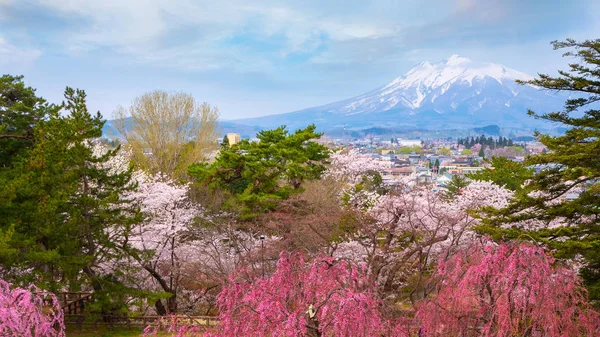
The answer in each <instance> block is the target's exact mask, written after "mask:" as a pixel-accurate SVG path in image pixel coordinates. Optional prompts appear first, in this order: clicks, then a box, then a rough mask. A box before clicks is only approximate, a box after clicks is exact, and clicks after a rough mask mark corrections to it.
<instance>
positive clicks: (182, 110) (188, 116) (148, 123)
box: [116, 90, 219, 180]
mask: <svg viewBox="0 0 600 337" xmlns="http://www.w3.org/2000/svg"><path fill="white" fill-rule="evenodd" d="M116 115H117V116H116V117H117V118H118V119H117V123H116V125H117V129H118V130H119V132H120V133H121V134H122V135H123V136H124V137H125V140H126V141H127V147H128V148H129V149H130V150H131V155H132V160H133V162H134V164H135V165H136V166H137V167H139V168H141V169H143V170H145V171H148V172H149V173H151V174H157V173H161V174H166V175H168V176H169V177H172V178H175V179H178V180H186V179H187V167H188V166H189V165H191V164H193V163H196V162H199V161H202V160H205V159H206V158H207V157H208V156H209V155H210V154H211V153H212V152H213V151H216V150H217V148H218V146H217V139H218V133H217V118H218V117H219V110H218V109H217V108H215V107H211V106H210V105H209V104H208V103H199V102H197V101H196V100H195V99H194V97H192V96H191V95H189V94H186V93H169V92H165V91H160V90H156V91H152V92H149V93H146V94H144V95H142V96H140V97H138V98H136V99H135V100H134V101H133V103H132V105H131V107H130V108H129V109H128V110H125V109H124V108H122V107H120V108H119V109H118V110H117V113H116Z"/></svg>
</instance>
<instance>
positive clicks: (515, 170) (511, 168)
mask: <svg viewBox="0 0 600 337" xmlns="http://www.w3.org/2000/svg"><path fill="white" fill-rule="evenodd" d="M485 161H486V162H487V163H488V164H490V165H491V167H490V168H485V169H483V170H481V171H478V172H475V173H471V174H469V178H470V179H472V180H485V181H491V182H493V183H494V184H496V185H499V186H502V187H504V188H506V189H509V190H511V191H517V190H521V188H522V186H523V185H524V184H525V182H526V181H527V180H528V179H530V178H531V177H532V176H533V169H531V168H528V167H526V166H525V165H523V164H522V163H517V162H515V161H512V160H510V159H507V158H505V157H492V159H491V160H490V159H486V160H485Z"/></svg>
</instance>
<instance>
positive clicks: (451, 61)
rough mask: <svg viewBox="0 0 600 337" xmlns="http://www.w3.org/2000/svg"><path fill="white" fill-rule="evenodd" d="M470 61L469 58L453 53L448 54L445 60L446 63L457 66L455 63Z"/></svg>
mask: <svg viewBox="0 0 600 337" xmlns="http://www.w3.org/2000/svg"><path fill="white" fill-rule="evenodd" d="M470 62H471V60H470V59H468V58H466V57H461V56H459V55H456V54H454V55H452V56H450V58H448V60H446V65H449V66H457V65H461V64H466V63H470Z"/></svg>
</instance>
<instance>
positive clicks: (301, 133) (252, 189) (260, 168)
mask: <svg viewBox="0 0 600 337" xmlns="http://www.w3.org/2000/svg"><path fill="white" fill-rule="evenodd" d="M320 136H321V134H319V133H316V132H315V126H314V125H310V126H308V127H306V128H304V129H301V130H296V131H295V132H293V133H289V132H288V130H287V129H286V128H285V127H284V126H282V127H279V128H277V129H273V130H265V131H261V132H259V133H258V134H257V138H258V141H256V142H251V141H249V140H247V139H244V140H242V141H241V142H239V143H237V144H235V145H233V146H231V147H229V148H222V149H221V151H220V152H219V155H218V156H217V158H216V160H215V161H214V162H213V163H211V164H208V163H199V164H194V165H191V166H190V168H189V170H188V172H189V174H190V175H191V176H192V177H194V178H196V179H197V180H198V182H200V183H202V184H206V185H207V186H209V187H211V188H219V189H222V190H225V191H227V192H228V193H230V194H231V195H232V198H233V199H234V200H235V201H237V202H239V203H240V204H241V205H242V208H243V209H242V213H244V214H247V215H250V214H255V213H257V212H263V211H266V210H270V209H272V208H273V207H274V206H275V205H276V204H277V201H278V200H282V199H287V198H288V197H289V196H290V195H291V194H293V193H297V192H300V191H301V187H302V183H303V182H304V181H306V180H312V179H318V178H319V177H320V176H321V174H322V173H323V171H324V170H325V165H324V164H325V163H326V159H327V158H328V157H329V150H328V149H327V148H326V147H325V146H324V145H321V144H318V143H316V142H314V141H313V140H314V139H317V138H319V137H320ZM230 201H233V200H230Z"/></svg>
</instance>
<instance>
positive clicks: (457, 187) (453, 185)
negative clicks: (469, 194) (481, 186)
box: [444, 175, 469, 199]
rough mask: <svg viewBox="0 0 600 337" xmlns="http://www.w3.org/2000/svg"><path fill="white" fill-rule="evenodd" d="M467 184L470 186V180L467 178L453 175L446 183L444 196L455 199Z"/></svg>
mask: <svg viewBox="0 0 600 337" xmlns="http://www.w3.org/2000/svg"><path fill="white" fill-rule="evenodd" d="M467 186H469V181H468V179H467V178H465V177H462V176H459V175H453V176H452V180H451V181H450V182H449V183H448V185H446V191H445V192H444V196H445V197H446V198H448V199H453V198H454V197H455V196H456V195H457V194H460V193H461V191H462V190H463V189H464V188H465V187H467Z"/></svg>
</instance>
